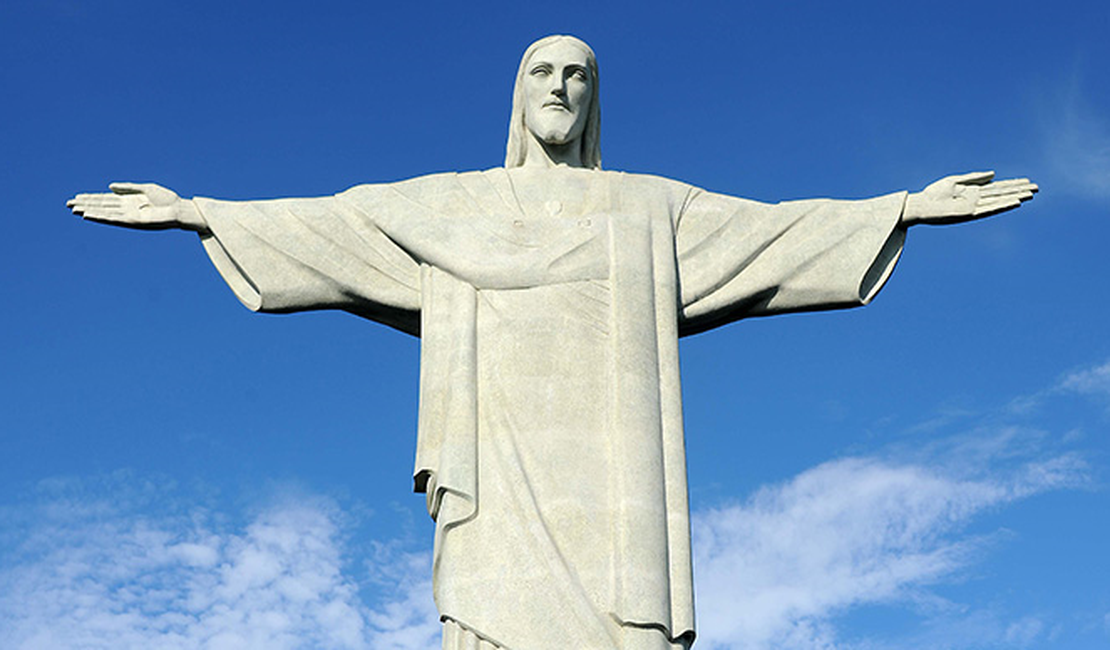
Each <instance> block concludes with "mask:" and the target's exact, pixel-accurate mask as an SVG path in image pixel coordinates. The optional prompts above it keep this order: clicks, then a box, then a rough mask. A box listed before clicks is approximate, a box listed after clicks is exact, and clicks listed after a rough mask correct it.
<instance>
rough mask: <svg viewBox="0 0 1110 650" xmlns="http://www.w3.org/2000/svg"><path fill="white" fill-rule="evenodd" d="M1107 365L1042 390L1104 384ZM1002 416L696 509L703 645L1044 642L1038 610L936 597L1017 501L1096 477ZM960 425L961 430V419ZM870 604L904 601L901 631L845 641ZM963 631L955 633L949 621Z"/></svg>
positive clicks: (934, 425) (996, 535)
mask: <svg viewBox="0 0 1110 650" xmlns="http://www.w3.org/2000/svg"><path fill="white" fill-rule="evenodd" d="M1108 376H1110V364H1104V365H1102V366H1098V367H1096V368H1093V369H1089V370H1083V371H1078V372H1075V373H1071V374H1069V375H1067V376H1066V377H1065V378H1064V379H1062V380H1061V381H1060V382H1059V383H1058V384H1056V385H1053V386H1052V387H1051V388H1049V389H1046V390H1045V391H1042V392H1041V393H1039V394H1038V398H1037V399H1038V400H1048V399H1049V398H1051V397H1052V396H1060V395H1061V394H1063V393H1064V392H1069V391H1072V392H1083V393H1091V394H1098V395H1102V394H1106V395H1108V396H1110V390H1108V389H1110V386H1108V384H1107V378H1108ZM1001 411H1002V413H979V414H974V413H960V417H959V418H956V419H954V420H953V419H950V418H940V419H938V420H933V421H930V425H929V426H928V427H927V428H928V430H929V431H930V438H929V441H927V442H926V441H922V440H921V439H920V438H919V436H918V434H919V433H920V430H921V428H920V427H914V428H912V429H911V431H909V432H907V433H908V435H911V436H912V442H911V443H909V444H907V443H905V442H903V444H899V445H891V446H889V447H886V448H884V449H883V450H881V451H878V452H875V453H873V454H870V455H857V456H853V457H847V458H841V459H837V460H833V461H829V462H826V463H823V464H821V465H819V466H817V467H814V468H811V469H809V470H806V471H804V472H802V473H801V474H799V475H797V476H795V477H793V478H791V479H789V480H787V481H784V482H782V483H781V484H778V485H771V486H765V487H763V488H762V489H760V490H759V491H757V492H756V493H755V494H754V495H752V496H750V497H749V498H747V499H745V500H743V501H741V502H737V503H732V504H729V505H725V506H722V507H718V508H714V509H710V510H703V511H700V512H697V513H695V515H694V518H693V532H694V548H695V576H696V580H697V586H698V616H699V626H700V634H701V637H700V647H702V648H703V650H705V649H711V648H746V649H754V650H760V649H764V648H766V649H770V648H775V649H793V650H819V649H832V648H840V649H846V648H856V649H863V648H884V649H886V650H890V649H892V648H921V647H929V648H938V649H945V648H952V649H956V648H966V647H1007V648H1022V647H1028V646H1030V645H1032V644H1034V643H1039V642H1044V641H1045V640H1046V637H1047V635H1048V631H1047V626H1046V624H1045V623H1044V622H1043V621H1042V620H1040V619H1039V618H1038V617H1036V616H1028V615H1023V614H1013V613H1011V615H1010V616H1009V617H1007V616H1006V615H1004V613H999V612H994V611H979V610H975V609H974V608H968V607H966V606H964V605H961V604H960V603H953V602H949V601H947V600H945V599H944V598H942V597H940V596H939V595H938V593H939V592H938V591H937V589H936V588H937V586H939V585H941V584H947V583H950V582H954V581H959V580H960V579H961V578H962V576H964V575H966V571H967V570H968V569H969V568H970V567H972V566H973V565H974V564H975V563H976V562H977V561H979V560H981V559H983V557H984V556H985V554H986V553H988V552H990V550H991V549H992V548H994V545H995V544H997V543H1000V542H1002V540H1003V539H1005V534H1004V533H1003V532H1002V531H998V530H995V531H991V530H987V531H985V532H982V531H980V532H976V533H972V532H969V530H971V529H972V528H973V524H974V523H975V522H976V520H977V519H978V518H980V517H981V515H983V514H984V513H987V512H997V511H998V510H1000V509H1002V508H1004V507H1005V506H1007V505H1009V504H1013V503H1015V502H1017V501H1019V500H1021V499H1025V498H1028V497H1030V496H1033V495H1036V494H1041V493H1044V492H1047V491H1051V490H1059V489H1066V488H1075V487H1081V486H1087V485H1089V484H1090V478H1089V473H1090V469H1089V466H1088V463H1087V462H1086V461H1085V459H1084V458H1083V457H1082V455H1080V454H1078V453H1076V452H1074V451H1070V450H1068V449H1067V444H1066V443H1065V442H1062V440H1061V437H1060V436H1057V435H1052V434H1050V433H1048V432H1046V431H1044V430H1042V429H1039V428H1036V427H1033V426H1029V425H1026V424H1022V423H1021V419H1020V417H1016V416H1014V412H1013V411H1012V410H1010V409H1007V408H1003V409H1001ZM954 429H955V430H954ZM866 606H887V607H895V608H901V609H903V610H906V609H908V610H909V611H910V612H911V613H913V614H915V616H916V617H917V620H918V624H917V625H915V626H911V627H909V628H908V629H906V630H904V631H903V632H902V633H901V634H900V636H898V638H893V639H882V640H881V641H879V640H877V639H868V638H863V639H859V638H851V636H852V635H851V634H850V633H846V632H845V629H846V628H844V627H843V626H842V625H841V624H840V620H839V618H838V617H840V616H841V615H843V614H846V613H848V612H850V611H853V610H857V609H859V608H862V607H866ZM957 630H958V631H959V632H958V633H957V632H955V631H957Z"/></svg>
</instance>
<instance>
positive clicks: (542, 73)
mask: <svg viewBox="0 0 1110 650" xmlns="http://www.w3.org/2000/svg"><path fill="white" fill-rule="evenodd" d="M529 74H531V75H532V76H533V77H546V76H547V74H548V72H547V68H546V67H545V66H538V67H535V68H532V72H530V73H529Z"/></svg>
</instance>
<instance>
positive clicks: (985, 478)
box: [0, 362, 1110, 650]
mask: <svg viewBox="0 0 1110 650" xmlns="http://www.w3.org/2000/svg"><path fill="white" fill-rule="evenodd" d="M1077 393H1078V394H1082V395H1086V396H1094V397H1096V398H1098V399H1104V398H1110V362H1107V363H1103V364H1100V365H1095V366H1092V367H1090V368H1085V369H1080V370H1077V371H1074V372H1071V373H1068V374H1066V375H1065V376H1063V377H1062V378H1061V379H1060V380H1059V381H1057V382H1055V383H1054V384H1052V385H1051V386H1050V387H1049V388H1047V389H1045V390H1044V391H1041V392H1039V393H1037V394H1035V396H1034V397H1033V398H1030V399H1031V401H1030V404H1033V403H1034V402H1036V403H1039V404H1042V405H1044V403H1046V402H1047V401H1048V400H1051V399H1053V398H1058V397H1061V396H1064V395H1067V394H1077ZM1036 410H1037V408H1036V404H1033V407H1031V408H1030V409H1018V410H1013V409H1002V411H1003V413H1002V415H999V414H990V415H982V414H980V416H979V417H976V415H975V414H973V413H960V414H959V417H957V418H955V419H949V420H944V421H940V420H938V421H936V422H934V423H933V424H934V425H935V426H930V427H929V436H928V440H929V442H925V441H923V440H922V439H921V437H920V435H919V433H920V432H919V431H918V430H917V429H915V431H918V433H913V432H910V433H908V434H907V435H908V436H910V439H911V442H910V443H907V444H902V445H900V446H891V447H888V448H885V449H884V450H883V451H881V452H876V453H872V454H868V455H856V456H853V457H846V458H840V459H836V460H832V461H829V462H825V463H822V464H820V465H818V466H816V467H813V468H810V469H808V470H806V471H804V472H802V473H800V474H798V475H797V476H794V477H792V478H789V479H787V480H784V481H782V482H781V483H778V484H775V485H768V486H765V487H763V488H762V489H760V490H758V491H757V492H756V493H755V494H753V495H751V496H749V497H748V498H746V499H743V500H740V501H738V502H734V503H731V504H726V505H723V506H720V507H717V508H712V509H706V510H700V511H698V512H695V513H694V516H693V534H694V547H695V559H696V566H695V573H696V586H697V590H698V593H697V597H698V615H699V634H700V637H699V642H698V647H699V648H701V649H702V650H709V649H711V648H752V649H755V650H759V649H760V648H777V649H797V650H803V649H804V650H817V649H832V648H840V649H842V650H846V649H848V648H853V649H857V650H863V649H868V648H883V649H884V650H891V649H893V648H919V647H929V648H938V649H944V648H952V649H955V648H963V647H1013V648H1021V647H1027V646H1030V645H1036V644H1038V643H1048V642H1051V635H1052V625H1051V624H1050V623H1048V622H1046V621H1045V620H1042V618H1040V617H1038V616H1035V615H1028V614H1026V613H1017V614H1014V613H1008V612H1005V611H1001V610H1000V611H989V610H988V611H984V610H976V609H974V608H968V607H965V606H963V605H961V604H960V603H954V602H949V601H948V600H946V599H944V598H942V597H940V596H939V595H938V593H939V592H938V590H937V587H938V585H942V584H947V583H950V582H953V581H957V580H959V579H960V578H961V577H962V576H963V575H965V574H966V571H967V570H968V569H969V568H970V567H973V566H974V565H975V563H976V562H978V561H979V560H981V559H982V558H983V557H984V556H985V554H987V553H989V552H991V551H992V550H993V549H994V548H995V545H996V544H998V543H1004V540H1006V539H1008V538H1007V537H1006V536H1005V535H1004V534H1003V533H1002V532H1000V531H997V530H990V529H988V530H985V531H983V530H975V529H974V524H975V523H976V522H977V520H979V519H980V518H981V516H982V515H983V514H984V513H987V512H998V511H999V510H1001V509H1003V508H1004V507H1006V506H1007V505H1009V504H1013V503H1015V502H1017V501H1019V500H1021V499H1024V498H1027V497H1030V496H1032V495H1036V494H1040V493H1044V492H1047V491H1051V490H1059V489H1065V488H1070V487H1076V486H1083V485H1086V484H1087V481H1088V478H1087V474H1088V471H1089V470H1088V467H1087V464H1086V463H1085V462H1084V459H1083V457H1081V456H1080V455H1078V454H1077V453H1074V452H1071V451H1068V450H1067V444H1066V443H1065V442H1062V441H1061V439H1060V437H1059V436H1054V435H1052V434H1050V433H1048V432H1046V431H1044V430H1041V429H1038V428H1035V427H1032V426H1023V425H1020V424H1015V423H1014V421H1020V420H1021V418H1022V417H1024V416H1026V415H1029V414H1030V413H1035V411H1036ZM1007 418H1010V420H1013V421H1007ZM953 429H958V432H956V433H954V432H953ZM201 502H203V499H200V498H197V496H196V495H195V494H188V495H184V494H182V493H181V490H179V489H178V488H175V487H173V486H172V485H169V484H166V483H160V482H158V481H152V480H143V479H139V478H136V477H133V476H130V475H126V474H124V475H118V476H116V477H111V478H109V479H107V480H101V481H97V480H91V479H83V480H69V481H66V480H57V481H45V482H43V483H42V484H41V485H40V486H39V487H38V490H37V493H36V494H35V495H32V496H31V497H29V498H26V499H24V500H23V502H22V503H21V505H19V506H18V507H8V508H6V509H4V508H0V647H3V648H5V649H7V648H12V649H13V650H32V649H35V650H40V649H41V650H54V649H61V648H84V649H94V650H95V649H100V648H104V649H107V648H112V649H113V650H116V649H125V650H126V649H130V648H136V649H138V648H159V649H162V648H165V649H168V650H178V649H180V650H186V649H188V650H193V649H198V650H222V649H225V648H227V649H231V648H234V649H236V650H240V649H245V650H251V649H254V648H266V649H267V650H271V649H275V650H285V649H289V650H293V649H301V648H306V649H307V648H311V649H313V650H315V649H336V650H339V649H344V650H345V649H358V650H364V649H371V648H372V649H374V650H436V648H438V647H439V636H440V626H439V622H438V615H437V612H436V610H435V606H434V604H433V602H432V598H431V579H430V573H431V567H430V564H431V561H430V553H429V551H428V550H427V544H428V542H430V540H428V542H425V545H424V546H421V547H420V548H417V549H415V550H414V549H413V546H412V545H411V544H409V543H407V542H401V541H397V540H388V539H386V540H379V541H377V542H373V543H371V544H369V545H363V546H360V547H353V546H352V545H351V541H350V535H349V532H350V531H349V528H350V523H351V522H350V520H351V515H349V514H348V513H346V512H345V511H344V510H343V509H342V508H341V507H340V506H339V505H338V504H337V503H336V502H334V501H332V500H329V499H327V498H322V497H319V496H312V495H305V494H298V495H293V496H290V495H285V496H283V497H281V498H275V499H273V500H272V501H271V502H269V503H268V504H267V505H266V506H265V507H262V508H258V509H257V510H256V511H254V513H253V514H251V515H250V516H248V517H245V518H243V517H241V516H239V515H238V514H235V513H230V514H229V513H226V512H225V513H221V512H219V511H218V510H217V509H214V508H211V507H205V506H203V505H197V503H201ZM240 519H243V520H244V523H242V524H234V523H231V522H234V521H238V520H240ZM971 531H975V532H971ZM870 605H880V606H891V607H897V608H902V609H908V610H909V611H911V612H913V613H915V614H917V615H919V621H920V623H919V625H917V626H915V627H913V628H912V629H909V630H906V631H905V632H904V633H902V634H900V635H899V636H898V637H897V638H893V639H878V638H862V639H861V638H851V635H850V634H848V633H846V632H845V629H846V628H844V627H843V626H842V625H841V621H840V619H839V617H840V616H841V615H842V614H845V613H848V612H851V611H854V610H857V609H860V608H862V607H866V606H870ZM1100 616H1101V614H1100ZM1108 620H1110V619H1108ZM969 640H974V641H975V643H971V644H970V645H969V643H970V642H969Z"/></svg>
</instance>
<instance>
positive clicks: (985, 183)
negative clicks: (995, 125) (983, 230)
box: [903, 172, 1037, 225]
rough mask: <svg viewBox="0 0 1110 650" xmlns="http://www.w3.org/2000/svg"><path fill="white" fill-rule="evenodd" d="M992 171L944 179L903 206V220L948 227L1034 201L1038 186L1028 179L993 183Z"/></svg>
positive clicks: (914, 195) (912, 196)
mask: <svg viewBox="0 0 1110 650" xmlns="http://www.w3.org/2000/svg"><path fill="white" fill-rule="evenodd" d="M993 178H994V172H974V173H972V174H961V175H958V176H947V177H945V178H942V179H940V180H939V181H936V182H935V183H932V184H930V185H929V186H928V187H926V188H925V189H924V190H922V191H921V192H918V193H917V194H913V195H911V196H910V197H909V200H908V201H907V203H906V214H905V216H904V217H903V219H904V221H906V222H907V223H908V224H910V225H912V224H915V223H929V224H947V223H958V222H961V221H971V220H972V219H981V218H983V217H989V216H990V215H992V214H998V213H999V212H1005V211H1006V210H1012V209H1014V208H1016V207H1018V206H1019V205H1021V202H1022V201H1028V200H1029V199H1031V198H1033V194H1034V193H1035V192H1036V191H1037V186H1036V184H1034V183H1031V182H1030V181H1029V179H1028V178H1015V179H1010V180H1005V181H997V182H994V183H992V182H991V180H992V179H993Z"/></svg>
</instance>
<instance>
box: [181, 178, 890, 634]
mask: <svg viewBox="0 0 1110 650" xmlns="http://www.w3.org/2000/svg"><path fill="white" fill-rule="evenodd" d="M904 200H905V195H904V194H903V193H898V194H891V195H888V196H884V197H879V198H876V199H869V200H864V201H832V200H814V201H795V202H787V203H780V204H775V205H769V204H764V203H758V202H754V201H748V200H744V199H738V198H734V197H729V196H724V195H720V194H714V193H711V192H706V191H703V190H700V189H698V188H694V187H691V186H689V185H685V184H683V183H679V182H676V181H671V180H667V179H663V178H658V177H652V176H643V175H633V174H622V173H617V172H601V171H590V170H578V169H553V170H545V171H544V172H542V173H541V174H537V173H536V172H535V171H531V172H527V171H522V170H505V169H501V168H498V169H492V170H488V171H485V172H472V173H464V174H441V175H434V176H426V177H420V178H416V179H413V180H409V181H404V182H400V183H393V184H382V185H363V186H358V187H355V188H352V189H350V190H348V191H346V192H343V193H341V194H339V195H336V196H333V197H325V198H317V199H282V200H274V201H255V202H226V201H215V200H210V199H200V198H198V199H195V202H196V205H197V207H198V208H199V209H200V211H201V212H202V214H203V215H204V217H205V219H206V221H207V222H208V224H209V227H210V233H209V234H206V235H204V236H203V237H202V240H203V243H204V246H205V249H206V250H207V252H208V254H209V256H210V257H211V259H212V261H213V262H214V264H215V265H216V267H217V269H218V270H219V271H220V273H221V274H222V275H223V277H224V279H225V280H226V281H227V283H228V284H229V285H230V286H231V288H232V289H233V290H234V291H235V293H236V295H237V296H238V297H239V298H240V300H241V301H242V302H243V303H244V304H246V305H247V306H248V307H249V308H251V309H253V310H257V311H268V312H290V311H301V310H311V309H342V310H346V311H349V312H351V313H354V314H357V315H359V316H363V317H366V318H369V319H372V320H375V321H378V322H381V323H384V324H386V325H389V326H392V327H395V328H397V329H399V330H401V331H404V332H407V333H410V334H414V335H418V336H420V337H421V339H422V341H421V378H420V414H419V425H418V433H417V451H416V467H415V474H414V476H415V488H416V490H417V491H418V492H424V493H426V495H427V504H428V511H429V513H430V514H431V516H432V517H433V519H435V521H436V539H435V551H434V567H433V572H434V573H433V576H434V590H435V596H436V603H437V606H438V608H439V611H440V615H441V617H442V618H443V620H444V621H445V622H447V623H448V626H447V628H445V647H452V648H453V647H459V648H462V647H502V648H513V649H516V650H547V649H550V650H555V649H559V650H563V649H565V648H568V647H573V648H581V649H598V650H602V649H605V650H618V649H619V650H638V649H640V648H649V647H651V648H656V647H657V648H683V647H688V646H689V644H690V643H692V641H693V637H694V609H693V585H692V576H691V563H690V531H689V509H688V505H687V495H686V466H685V443H684V438H683V429H682V411H681V394H680V388H679V367H678V338H679V336H681V335H686V334H692V333H696V332H700V331H703V330H706V329H710V328H713V327H716V326H719V325H722V324H725V323H728V322H731V321H734V320H737V319H740V318H745V317H750V316H759V315H766V314H774V313H782V312H789V311H801V310H815V309H832V308H840V307H850V306H855V305H861V304H865V303H866V302H868V301H869V300H870V299H871V298H872V297H873V296H874V294H875V293H876V292H877V291H878V290H879V288H880V287H881V286H882V284H883V283H884V282H885V281H886V278H887V276H888V275H889V273H890V271H891V270H892V268H893V266H894V263H895V262H896V260H897V258H898V256H899V254H900V252H901V247H902V242H903V237H904V230H903V229H901V228H899V227H898V222H899V218H900V215H901V211H902V207H903V204H904ZM452 644H453V645H452ZM481 644H486V645H481Z"/></svg>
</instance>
